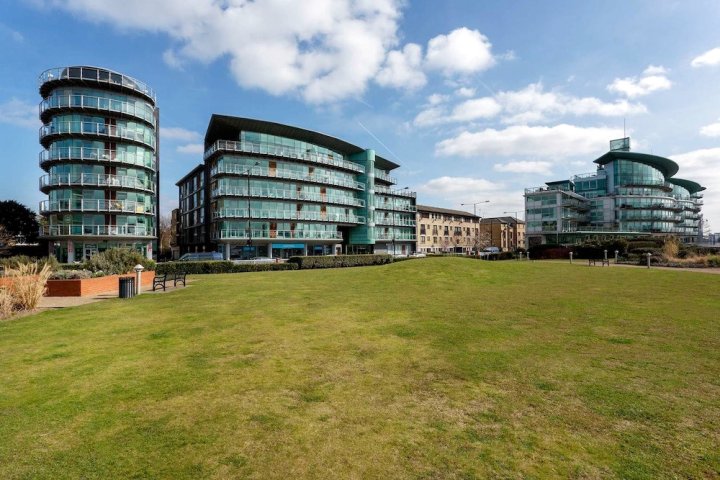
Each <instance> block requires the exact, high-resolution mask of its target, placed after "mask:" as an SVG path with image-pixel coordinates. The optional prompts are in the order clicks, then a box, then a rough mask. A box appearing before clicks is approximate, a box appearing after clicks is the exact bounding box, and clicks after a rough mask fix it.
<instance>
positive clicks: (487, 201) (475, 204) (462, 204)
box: [460, 200, 492, 254]
mask: <svg viewBox="0 0 720 480" xmlns="http://www.w3.org/2000/svg"><path fill="white" fill-rule="evenodd" d="M481 203H490V200H481V201H479V202H473V203H461V204H460V205H461V206H463V207H466V206H469V205H472V207H473V216H475V217H477V206H478V205H480V204H481ZM491 228H492V227H491ZM478 235H481V232H480V220H478ZM490 239H491V240H492V230H491V231H490ZM478 241H479V239H478ZM475 253H476V254H479V253H480V252H478V251H477V244H476V245H475Z"/></svg>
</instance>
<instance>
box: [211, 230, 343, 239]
mask: <svg viewBox="0 0 720 480" xmlns="http://www.w3.org/2000/svg"><path fill="white" fill-rule="evenodd" d="M212 237H213V239H215V240H248V239H250V238H252V239H253V240H259V241H276V240H288V239H292V240H337V241H342V238H343V237H342V233H340V232H313V231H305V230H253V231H252V235H251V236H249V235H248V230H247V229H246V228H237V229H221V230H219V231H216V232H213V235H212Z"/></svg>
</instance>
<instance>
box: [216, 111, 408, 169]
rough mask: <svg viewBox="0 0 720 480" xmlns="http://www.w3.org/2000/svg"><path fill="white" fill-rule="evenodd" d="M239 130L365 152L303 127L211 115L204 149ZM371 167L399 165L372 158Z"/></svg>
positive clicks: (233, 137)
mask: <svg viewBox="0 0 720 480" xmlns="http://www.w3.org/2000/svg"><path fill="white" fill-rule="evenodd" d="M241 130H246V131H251V132H260V133H268V134H270V135H278V136H280V137H287V138H293V139H295V140H302V141H304V142H308V143H312V144H315V145H320V146H323V147H327V148H329V149H330V150H334V151H336V152H338V153H342V154H343V155H352V154H354V153H361V152H364V151H365V150H366V149H365V148H361V147H358V146H357V145H353V144H352V143H348V142H346V141H344V140H340V139H339V138H335V137H331V136H330V135H325V134H324V133H320V132H313V131H312V130H305V129H304V128H299V127H293V126H290V125H283V124H281V123H275V122H268V121H265V120H257V119H254V118H242V117H231V116H229V115H217V114H213V116H212V117H211V118H210V124H209V125H208V129H207V132H206V133H205V149H206V150H207V149H208V148H209V147H210V146H211V145H212V144H213V143H215V141H217V140H236V139H237V138H238V133H239V132H240V131H241ZM375 165H376V166H377V167H378V168H380V169H382V170H393V169H395V168H398V167H399V166H400V165H398V164H396V163H395V162H391V161H390V160H388V159H386V158H383V157H381V156H379V155H377V154H376V155H375Z"/></svg>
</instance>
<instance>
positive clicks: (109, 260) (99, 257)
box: [83, 248, 155, 275]
mask: <svg viewBox="0 0 720 480" xmlns="http://www.w3.org/2000/svg"><path fill="white" fill-rule="evenodd" d="M138 264H140V265H142V266H143V267H145V270H155V262H154V261H153V260H150V259H148V258H145V257H144V256H143V255H142V254H141V253H140V252H138V251H137V250H132V249H129V248H110V249H108V250H105V251H104V252H100V253H96V254H95V255H93V256H92V257H90V260H86V261H85V263H84V264H83V268H84V269H85V270H90V271H91V272H98V271H102V272H105V275H119V274H123V273H128V272H132V271H133V268H135V265H138Z"/></svg>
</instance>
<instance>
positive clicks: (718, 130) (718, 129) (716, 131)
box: [700, 122, 720, 137]
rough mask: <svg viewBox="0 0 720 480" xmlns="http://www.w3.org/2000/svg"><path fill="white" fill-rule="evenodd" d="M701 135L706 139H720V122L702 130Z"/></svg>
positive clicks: (706, 126)
mask: <svg viewBox="0 0 720 480" xmlns="http://www.w3.org/2000/svg"><path fill="white" fill-rule="evenodd" d="M700 135H704V136H706V137H720V122H716V123H711V124H709V125H705V126H704V127H702V128H700Z"/></svg>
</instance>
